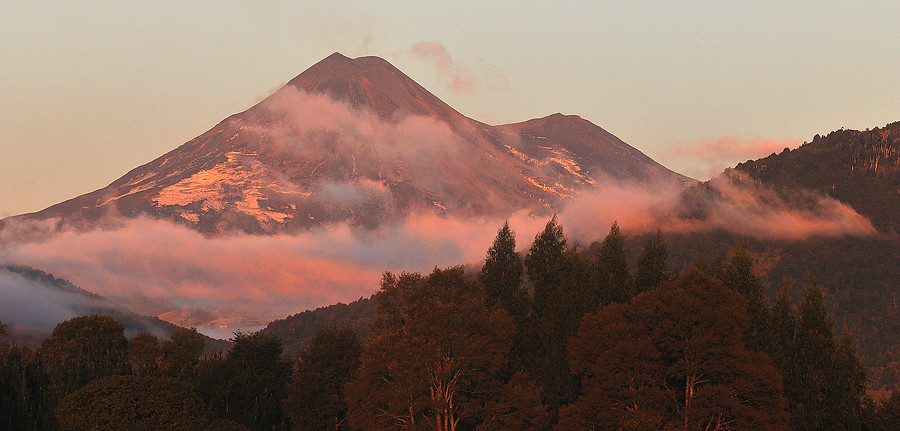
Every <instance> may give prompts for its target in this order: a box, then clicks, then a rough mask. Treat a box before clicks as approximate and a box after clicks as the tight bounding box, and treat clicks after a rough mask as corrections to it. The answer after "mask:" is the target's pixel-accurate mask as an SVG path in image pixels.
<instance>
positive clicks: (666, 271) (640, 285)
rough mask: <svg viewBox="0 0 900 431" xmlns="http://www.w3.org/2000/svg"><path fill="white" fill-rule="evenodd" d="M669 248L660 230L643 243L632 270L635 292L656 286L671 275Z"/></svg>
mask: <svg viewBox="0 0 900 431" xmlns="http://www.w3.org/2000/svg"><path fill="white" fill-rule="evenodd" d="M668 261H669V248H668V247H667V246H666V243H665V242H663V239H662V231H661V230H657V231H656V238H655V239H652V240H650V239H648V240H647V242H646V243H645V244H644V251H643V253H641V257H640V258H638V263H637V268H636V269H635V271H634V284H635V288H636V291H637V293H641V292H644V291H647V290H649V289H651V288H653V287H656V286H658V285H659V284H660V283H662V282H663V281H666V280H668V279H669V278H671V276H672V270H671V269H670V268H669V262H668Z"/></svg>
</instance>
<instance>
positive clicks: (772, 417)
mask: <svg viewBox="0 0 900 431" xmlns="http://www.w3.org/2000/svg"><path fill="white" fill-rule="evenodd" d="M747 327H748V317H747V313H746V305H745V302H744V300H743V298H741V297H740V296H739V295H738V294H736V293H734V292H732V291H730V290H729V289H727V288H726V287H724V286H723V285H722V284H721V283H720V282H719V281H718V280H714V279H712V278H710V277H708V276H706V275H704V274H703V273H701V272H699V271H697V270H694V271H691V272H688V273H686V274H684V275H682V276H681V277H679V278H678V280H677V281H675V282H665V283H664V284H663V285H662V286H660V287H658V288H656V289H652V290H650V291H647V292H644V293H642V294H639V295H638V296H637V297H635V298H634V299H633V300H632V301H631V303H630V304H612V305H610V306H608V307H605V308H603V309H602V310H600V311H599V312H597V313H596V314H588V315H587V316H585V318H584V319H583V320H582V325H581V328H580V329H579V331H578V334H577V336H576V337H575V338H574V339H573V340H572V342H571V343H570V347H569V354H570V357H571V364H572V370H573V372H574V373H575V374H577V375H578V376H579V377H580V379H581V383H582V390H583V392H582V395H581V396H580V397H579V398H578V399H577V401H576V402H575V403H573V404H571V405H569V406H568V407H566V408H564V409H563V411H562V412H561V414H560V424H559V427H558V429H566V430H568V429H648V430H649V429H685V430H704V429H767V430H777V429H787V422H788V415H787V411H786V407H787V405H786V402H785V400H784V398H783V396H782V388H781V382H780V379H779V376H778V373H777V371H776V370H775V368H774V367H773V366H772V364H771V362H770V361H769V359H768V358H767V357H766V356H765V355H763V354H761V353H756V352H751V351H748V350H747V349H746V348H745V347H744V345H743V343H742V342H741V336H742V335H743V333H744V331H746V329H747Z"/></svg>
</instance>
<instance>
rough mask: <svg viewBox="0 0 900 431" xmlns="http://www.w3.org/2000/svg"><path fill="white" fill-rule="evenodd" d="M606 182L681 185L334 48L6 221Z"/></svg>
mask: <svg viewBox="0 0 900 431" xmlns="http://www.w3.org/2000/svg"><path fill="white" fill-rule="evenodd" d="M609 181H615V182H626V183H628V182H640V183H646V182H661V183H663V184H669V185H671V186H673V187H681V186H684V185H687V184H691V183H693V180H691V179H690V178H687V177H684V176H682V175H679V174H677V173H675V172H672V171H670V170H668V169H666V168H665V167H663V166H662V165H660V164H659V163H656V162H655V161H653V160H652V159H650V158H649V157H647V156H646V155H644V154H643V153H641V152H640V151H638V150H636V149H634V148H633V147H631V146H629V145H627V144H625V143H624V142H622V141H621V140H620V139H618V138H617V137H615V136H613V135H612V134H610V133H609V132H607V131H605V130H603V129H602V128H600V127H598V126H596V125H594V124H592V123H591V122H589V121H587V120H584V119H582V118H580V117H577V116H565V115H561V114H554V115H551V116H548V117H545V118H539V119H534V120H529V121H525V122H522V123H515V124H507V125H500V126H490V125H487V124H484V123H481V122H478V121H475V120H473V119H470V118H468V117H466V116H464V115H462V114H460V113H459V112H457V111H456V110H454V109H453V108H451V107H450V106H449V105H447V104H446V103H444V102H443V101H441V100H440V99H439V98H438V97H437V96H435V95H434V94H432V93H430V92H429V91H428V90H426V89H425V88H423V87H422V86H420V85H419V84H417V83H416V82H415V81H413V80H412V79H410V78H409V77H408V76H406V75H405V74H403V73H402V72H401V71H400V70H398V69H397V68H395V67H394V66H393V65H391V64H390V63H388V62H387V61H385V60H384V59H381V58H378V57H360V58H356V59H350V58H347V57H345V56H343V55H341V54H339V53H335V54H332V55H330V56H328V57H327V58H325V59H323V60H322V61H320V62H318V63H316V64H315V65H313V66H312V67H310V68H309V69H307V70H306V71H304V72H303V73H301V74H300V75H298V76H297V77H295V78H294V79H292V80H291V81H289V82H288V83H287V84H286V85H285V86H283V87H282V88H280V89H279V90H278V91H276V92H275V93H273V94H272V95H271V96H269V97H267V98H266V99H264V100H263V101H261V102H260V103H259V104H257V105H255V106H253V107H251V108H250V109H248V110H246V111H244V112H241V113H239V114H235V115H232V116H231V117H229V118H227V119H225V120H223V121H222V122H220V123H219V124H217V125H216V126H215V127H213V128H212V129H210V130H209V131H207V132H206V133H203V134H202V135H200V136H198V137H196V138H194V139H192V140H191V141H189V142H187V143H185V144H183V145H181V146H180V147H178V148H176V149H174V150H172V151H170V152H168V153H166V154H164V155H162V156H161V157H159V158H157V159H156V160H153V161H151V162H150V163H147V164H145V165H143V166H140V167H137V168H135V169H133V170H132V171H130V172H128V173H127V174H125V175H124V176H123V177H121V178H119V179H118V180H116V181H114V182H113V183H112V184H110V185H108V186H106V187H104V188H102V189H100V190H96V191H94V192H91V193H88V194H85V195H82V196H78V197H76V198H74V199H71V200H68V201H65V202H62V203H59V204H56V205H53V206H51V207H49V208H47V209H44V210H42V211H39V212H37V213H32V214H26V215H22V216H17V217H13V218H12V219H19V220H21V219H32V220H33V219H58V220H59V225H60V227H62V226H69V225H76V226H82V227H87V228H89V227H90V226H93V225H94V224H95V223H97V222H98V221H101V220H102V219H104V218H105V217H108V216H110V215H115V216H125V217H138V216H149V217H153V218H160V219H169V220H173V221H176V222H179V223H183V224H185V225H188V226H190V227H192V228H194V229H196V230H199V231H201V232H205V233H218V232H224V231H234V230H237V231H244V232H250V233H278V232H291V231H297V230H300V229H306V228H309V227H312V226H315V225H318V224H322V223H330V222H350V223H352V224H356V225H362V226H366V227H374V226H377V225H379V224H380V223H382V222H385V221H389V220H391V219H396V218H398V217H402V216H404V215H406V214H409V213H411V212H416V211H436V212H438V213H441V214H445V215H452V216H463V217H471V216H486V215H494V216H501V217H503V216H508V215H509V214H511V213H512V212H514V211H518V210H523V209H524V210H528V211H532V212H535V213H543V212H546V213H549V212H553V211H558V210H559V209H561V208H562V207H563V206H564V205H565V203H566V202H567V201H569V200H570V199H571V198H572V197H574V196H575V195H577V194H578V193H579V192H581V191H584V190H589V189H592V188H595V187H602V185H603V184H604V183H606V182H609ZM7 220H10V219H7Z"/></svg>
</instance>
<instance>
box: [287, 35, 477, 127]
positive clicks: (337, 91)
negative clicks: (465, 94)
mask: <svg viewBox="0 0 900 431" xmlns="http://www.w3.org/2000/svg"><path fill="white" fill-rule="evenodd" d="M287 85H290V86H293V87H295V88H297V89H299V90H302V91H305V92H306V93H310V94H326V95H328V96H329V97H331V98H333V99H335V100H341V101H344V102H346V103H348V104H350V105H351V106H353V107H361V106H364V107H366V108H367V109H369V110H371V111H373V112H375V113H376V114H378V116H379V117H381V118H383V119H385V120H390V119H391V118H392V117H393V116H394V114H395V113H397V112H402V113H404V114H405V115H421V116H424V117H436V118H440V119H442V120H444V121H447V122H449V123H451V124H453V123H456V122H457V121H458V120H459V119H461V118H462V117H463V115H462V114H460V113H459V112H456V110H454V109H453V108H451V107H450V106H449V105H447V104H446V103H444V102H443V101H442V100H441V99H438V98H437V96H435V95H434V94H431V93H430V92H428V90H426V89H425V88H423V87H422V86H421V85H419V84H418V83H416V82H415V81H413V80H412V79H411V78H410V77H408V76H406V75H405V74H404V73H403V72H401V71H400V70H399V69H397V68H396V67H394V66H393V65H392V64H390V63H388V62H387V61H386V60H384V59H383V58H380V57H359V58H356V59H350V58H348V57H345V56H343V55H342V54H340V53H337V52H336V53H334V54H331V55H329V56H328V57H326V58H325V59H324V60H322V61H320V62H318V63H316V64H314V65H313V66H312V67H310V68H309V69H307V70H306V71H304V72H303V73H301V74H300V75H297V77H295V78H294V79H292V80H290V81H289V82H288V83H287Z"/></svg>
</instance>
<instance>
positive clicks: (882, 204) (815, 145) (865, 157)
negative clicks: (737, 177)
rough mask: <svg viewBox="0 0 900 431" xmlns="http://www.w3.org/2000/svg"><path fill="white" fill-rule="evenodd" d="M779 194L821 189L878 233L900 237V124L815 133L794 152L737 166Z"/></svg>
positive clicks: (787, 151)
mask: <svg viewBox="0 0 900 431" xmlns="http://www.w3.org/2000/svg"><path fill="white" fill-rule="evenodd" d="M735 169H737V170H738V171H741V172H745V173H747V174H749V175H750V176H751V177H753V178H755V179H757V180H760V181H762V182H763V183H765V184H768V185H773V186H775V187H778V188H779V189H781V190H790V189H793V188H796V187H797V186H800V187H805V188H807V189H811V190H818V191H821V192H823V193H826V194H828V195H829V196H832V197H834V198H835V199H837V200H839V201H841V202H844V203H847V204H849V205H850V206H851V207H853V208H854V209H855V210H856V211H857V212H859V213H860V214H862V215H864V216H866V217H868V218H869V219H870V220H871V221H872V223H873V224H874V225H875V226H876V227H877V228H878V230H879V231H881V232H884V233H892V234H897V233H900V217H898V214H900V122H896V123H891V124H888V125H886V126H884V127H883V128H877V127H876V128H875V129H872V130H865V131H857V130H844V129H841V130H838V131H834V132H831V133H829V134H828V136H824V137H822V136H819V135H816V136H815V137H814V138H813V140H812V142H809V143H807V144H804V145H802V146H801V147H800V148H797V149H796V150H788V149H785V151H783V152H782V153H781V154H772V155H770V156H768V157H766V158H762V159H759V160H753V161H748V162H745V163H741V164H738V165H737V167H736V168H735Z"/></svg>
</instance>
